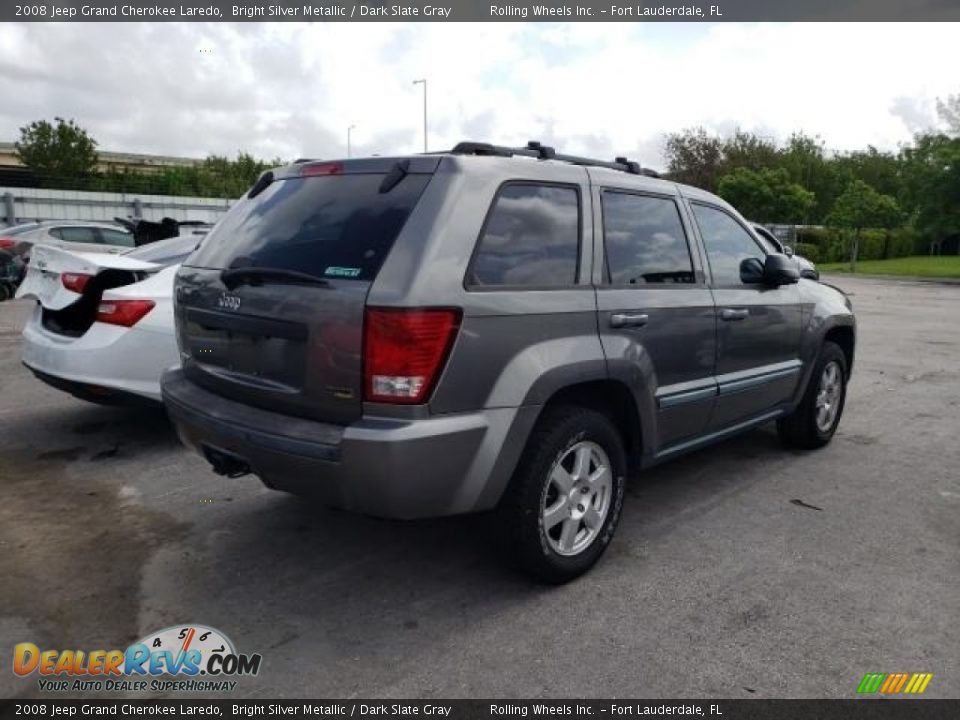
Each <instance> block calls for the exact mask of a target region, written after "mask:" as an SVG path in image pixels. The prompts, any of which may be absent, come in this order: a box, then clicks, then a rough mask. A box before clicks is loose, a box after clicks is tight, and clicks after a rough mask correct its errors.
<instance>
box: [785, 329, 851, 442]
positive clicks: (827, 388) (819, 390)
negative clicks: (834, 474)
mask: <svg viewBox="0 0 960 720" xmlns="http://www.w3.org/2000/svg"><path fill="white" fill-rule="evenodd" d="M846 398H847V356H846V355H844V353H843V350H841V349H840V346H839V345H837V344H836V343H832V342H830V341H826V342H824V343H823V347H822V348H820V355H819V356H818V357H817V361H816V363H815V364H814V366H813V372H812V373H811V375H810V380H809V381H808V382H807V389H806V391H805V392H804V394H803V399H802V400H801V401H800V404H799V405H798V406H797V407H796V409H795V410H794V411H793V412H792V413H791V414H790V415H788V416H786V417H785V418H781V419H780V420H777V432H778V433H779V435H780V439H781V440H782V441H783V442H784V444H785V445H787V446H788V447H795V448H803V449H807V450H812V449H815V448H819V447H823V446H824V445H826V444H827V443H828V442H830V440H831V439H832V438H833V434H834V433H835V432H836V431H837V425H839V424H840V416H841V415H843V406H844V402H845V401H846Z"/></svg>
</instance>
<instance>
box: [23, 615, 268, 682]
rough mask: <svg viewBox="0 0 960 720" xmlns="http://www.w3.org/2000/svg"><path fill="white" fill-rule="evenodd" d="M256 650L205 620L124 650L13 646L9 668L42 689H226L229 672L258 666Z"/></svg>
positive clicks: (249, 671) (235, 673)
mask: <svg viewBox="0 0 960 720" xmlns="http://www.w3.org/2000/svg"><path fill="white" fill-rule="evenodd" d="M262 659H263V658H262V656H261V655H259V654H258V653H253V654H249V655H245V654H242V653H238V652H237V651H236V648H235V647H234V645H233V643H232V642H231V641H230V639H229V638H228V637H227V636H226V635H224V634H223V633H222V632H220V631H219V630H216V629H214V628H212V627H207V626H205V625H197V624H195V623H194V624H185V625H175V626H172V627H168V628H165V629H164V630H160V631H159V632H154V633H150V634H148V635H147V636H146V637H144V638H143V639H141V640H139V641H138V642H135V643H133V644H132V645H130V646H129V647H128V648H127V649H126V650H89V651H85V650H41V649H40V647H38V646H37V645H35V644H34V643H29V642H24V643H20V644H18V645H16V646H15V647H14V649H13V672H14V673H15V674H17V675H19V676H20V677H24V678H25V677H30V676H33V675H34V674H36V675H37V676H38V680H37V682H38V685H39V689H40V690H43V691H48V692H63V691H68V690H69V691H78V690H80V691H83V690H87V691H96V692H104V691H106V692H131V691H134V692H136V691H150V692H167V691H179V692H183V691H186V692H191V691H229V690H233V689H234V688H235V687H236V685H237V681H236V680H234V679H232V678H234V677H239V676H244V675H256V674H257V673H258V672H260V663H261V661H262Z"/></svg>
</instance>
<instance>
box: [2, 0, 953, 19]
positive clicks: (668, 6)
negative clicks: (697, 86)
mask: <svg viewBox="0 0 960 720" xmlns="http://www.w3.org/2000/svg"><path fill="white" fill-rule="evenodd" d="M18 20H19V21H29V22H64V21H66V22H135V21H143V20H150V21H154V22H184V21H186V22H264V21H269V22H278V21H279V22H316V21H322V22H369V21H374V22H384V21H386V22H411V21H413V22H478V21H479V22H569V21H576V22H583V21H585V22H747V21H764V22H767V21H897V22H924V21H936V22H944V21H960V0H779V1H778V0H709V2H700V1H699V0H680V1H673V2H671V1H670V0H666V1H659V0H644V1H637V0H634V1H633V2H631V1H629V0H625V1H624V2H609V1H607V0H599V1H598V0H578V1H576V2H558V1H557V0H548V1H547V2H530V1H529V0H510V1H502V2H499V1H496V0H494V1H492V2H491V1H486V2H481V1H480V0H430V1H429V2H425V1H423V0H413V1H407V2H398V3H386V4H377V3H357V2H320V1H318V0H317V1H312V2H311V0H233V1H232V2H227V1H225V0H126V1H125V2H114V1H112V0H92V1H91V0H34V1H33V2H30V0H25V2H23V3H15V2H11V0H5V2H3V3H0V21H5V22H9V21H18Z"/></svg>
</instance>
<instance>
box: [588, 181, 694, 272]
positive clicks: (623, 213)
mask: <svg viewBox="0 0 960 720" xmlns="http://www.w3.org/2000/svg"><path fill="white" fill-rule="evenodd" d="M601 202H602V204H603V247H604V252H605V253H606V267H607V279H608V281H609V282H610V283H611V284H612V285H656V284H660V285H662V284H676V283H692V282H694V274H693V262H692V261H691V259H690V247H689V245H688V244H687V236H686V233H685V232H684V230H683V222H682V221H681V220H680V211H679V209H678V208H677V203H676V202H675V201H674V200H672V199H670V198H665V197H656V196H652V195H635V194H633V193H626V192H613V191H608V190H604V192H603V194H602V195H601Z"/></svg>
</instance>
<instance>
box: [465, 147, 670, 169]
mask: <svg viewBox="0 0 960 720" xmlns="http://www.w3.org/2000/svg"><path fill="white" fill-rule="evenodd" d="M450 152H451V153H453V154H454V155H488V156H490V155H492V156H495V157H516V156H521V157H532V158H536V159H538V160H560V161H561V162H566V163H570V164H571V165H583V166H587V167H602V168H609V169H610V170H619V171H620V172H625V173H630V174H631V175H646V176H647V177H660V175H659V173H657V172H656V171H655V170H651V169H649V168H645V167H640V163H638V162H636V161H633V160H628V159H627V158H625V157H618V158H616V159H615V160H614V161H613V162H610V161H608V160H596V159H594V158H586V157H579V156H577V155H563V154H561V153H558V152H557V151H556V150H555V149H554V148H552V147H550V146H549V145H543V144H541V143H539V142H537V141H536V140H531V141H530V142H528V143H527V146H526V147H522V148H515V147H507V146H504V145H491V144H490V143H482V142H470V141H466V142H459V143H457V144H456V145H455V146H454V147H453V150H451V151H450Z"/></svg>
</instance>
